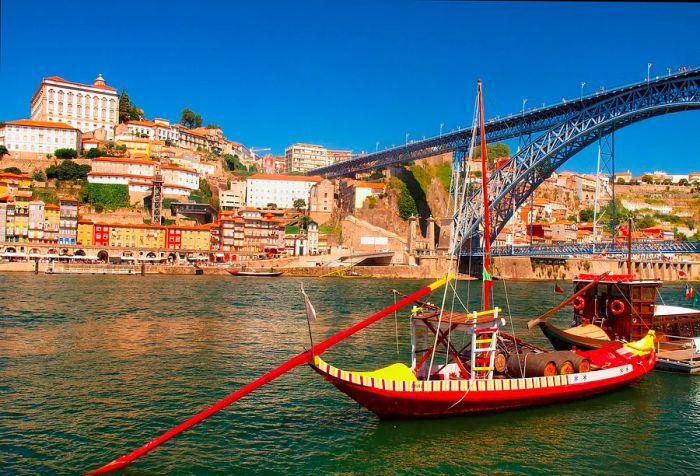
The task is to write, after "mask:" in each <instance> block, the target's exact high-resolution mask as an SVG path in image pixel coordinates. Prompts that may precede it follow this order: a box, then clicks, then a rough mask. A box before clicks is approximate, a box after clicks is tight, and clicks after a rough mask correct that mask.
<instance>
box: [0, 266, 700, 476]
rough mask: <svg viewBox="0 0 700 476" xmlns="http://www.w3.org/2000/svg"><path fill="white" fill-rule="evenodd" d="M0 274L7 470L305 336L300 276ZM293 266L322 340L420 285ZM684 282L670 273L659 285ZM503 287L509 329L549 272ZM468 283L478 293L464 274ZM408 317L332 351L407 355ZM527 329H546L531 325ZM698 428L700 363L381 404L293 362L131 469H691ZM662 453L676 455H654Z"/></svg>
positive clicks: (182, 412) (285, 351)
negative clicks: (480, 397) (453, 404)
mask: <svg viewBox="0 0 700 476" xmlns="http://www.w3.org/2000/svg"><path fill="white" fill-rule="evenodd" d="M10 278H11V279H10ZM0 280H4V282H3V283H2V284H3V285H2V286H0V303H2V305H0V309H1V310H2V316H3V317H2V321H1V323H2V324H1V325H2V336H3V337H2V339H0V398H1V399H2V400H1V401H2V404H0V467H2V471H3V472H7V473H11V474H45V473H61V474H74V473H79V472H81V471H85V470H86V469H88V468H92V467H94V466H96V465H99V464H104V463H106V462H107V461H109V460H110V459H112V458H113V457H116V456H118V455H121V454H123V453H125V452H127V451H129V450H132V449H134V448H135V447H136V446H140V445H142V444H143V443H145V442H146V441H149V440H150V439H152V438H153V437H154V436H156V435H157V434H159V433H160V432H162V431H163V430H165V429H168V428H170V427H172V426H174V425H176V424H177V423H180V422H181V421H182V420H184V419H186V418H188V417H189V416H191V415H192V414H194V413H195V412H197V411H198V410H201V409H203V408H205V407H206V406H208V405H210V404H211V403H213V402H215V401H216V400H218V399H219V398H221V397H223V396H225V395H227V394H228V393H230V392H231V391H232V390H234V389H235V388H238V387H240V386H241V385H243V384H245V383H247V382H248V381H250V380H251V379H252V378H254V377H256V376H258V375H260V374H262V373H264V372H266V371H267V370H269V369H271V368H272V367H274V366H275V365H276V364H279V363H281V362H282V361H284V360H286V359H287V358H289V357H291V356H292V355H294V354H295V353H298V352H299V351H301V350H302V349H304V347H308V342H307V340H308V337H307V330H306V323H305V321H304V316H303V303H302V301H301V299H300V297H299V283H300V282H301V281H302V280H300V279H292V278H289V279H279V280H239V279H224V278H219V277H208V276H202V277H197V278H194V277H177V276H149V277H146V278H142V277H135V276H129V277H121V276H99V277H92V276H33V275H12V276H8V275H2V276H0ZM304 281H305V282H304V285H305V288H306V290H307V292H308V294H309V295H310V296H311V298H312V300H313V301H314V304H315V306H316V308H317V311H318V314H319V320H318V321H317V322H316V323H315V325H314V334H315V336H316V338H317V339H320V338H321V337H322V336H327V335H330V334H331V333H333V332H335V331H337V330H339V329H341V328H343V327H345V326H347V325H348V324H350V323H352V322H355V321H357V320H358V319H359V318H360V317H363V316H366V315H368V314H370V313H373V312H374V311H376V310H377V309H379V308H381V307H383V306H384V305H387V304H389V303H391V302H393V297H392V296H391V294H390V293H389V290H391V289H393V288H396V289H402V290H406V291H411V290H413V289H417V288H418V287H420V285H422V284H423V283H420V282H410V281H384V282H380V281H369V280H328V281H325V280H308V279H307V280H304ZM460 286H464V284H463V283H460ZM498 286H499V284H498V283H497V288H496V291H497V299H502V296H503V289H502V288H499V287H498ZM667 288H668V287H667ZM17 289H22V293H18V292H17ZM680 291H681V289H680V288H679V287H678V286H676V287H673V286H671V290H670V292H669V290H667V293H666V294H667V297H666V301H667V302H669V303H673V302H674V299H676V296H677V295H678V296H680ZM498 293H501V294H498ZM508 293H509V296H508V297H509V302H510V304H511V306H512V308H511V312H512V314H513V315H514V316H520V317H518V318H516V321H517V322H516V328H519V329H522V328H523V324H524V322H526V321H527V319H528V318H529V317H531V316H533V315H535V314H537V313H538V311H540V310H541V306H547V305H551V304H554V302H555V299H556V297H554V296H552V293H551V285H550V284H535V283H508ZM470 297H471V302H472V303H476V302H477V300H478V299H479V296H478V292H477V290H476V288H474V289H472V290H471V293H470ZM550 301H551V302H550ZM556 319H558V320H559V322H562V323H563V322H566V321H567V320H568V316H567V315H566V314H565V313H564V314H561V315H559V316H558V317H557V318H556ZM404 324H405V322H401V321H400V322H399V327H398V334H396V330H395V323H394V321H393V319H389V320H387V321H385V322H380V323H378V324H377V325H375V326H373V327H372V328H370V329H368V330H367V331H366V332H364V333H361V334H360V335H358V336H356V337H354V338H352V339H351V340H349V341H348V342H346V343H344V344H343V345H341V346H339V347H337V348H334V349H331V350H330V351H329V352H328V354H327V359H328V360H329V361H331V362H333V363H335V364H338V365H341V366H347V367H353V368H360V369H365V368H366V369H371V368H373V367H377V366H380V365H385V364H386V363H388V362H391V361H393V360H395V359H397V358H403V359H405V358H407V357H408V342H409V336H408V332H407V329H406V327H405V326H404ZM521 335H522V336H524V337H526V338H527V339H530V340H532V341H534V342H537V343H540V344H545V343H546V341H545V340H544V338H543V337H542V336H541V335H540V334H539V333H538V332H533V331H529V332H528V331H524V332H523V333H521ZM397 339H398V341H399V343H400V352H399V356H397V355H396V341H397ZM698 442H700V379H698V378H688V377H686V376H678V375H672V374H662V373H654V374H652V375H650V376H648V377H647V378H645V379H644V380H642V381H641V382H639V383H637V384H635V385H634V386H632V387H631V388H628V389H624V390H621V391H618V392H615V393H612V394H609V395H604V396H600V397H597V398H591V399H587V400H583V401H578V402H573V403H568V404H563V405H557V406H553V407H546V408H535V409H529V410H522V411H515V412H509V413H503V414H495V415H479V416H471V417H459V418H450V419H438V420H421V421H379V420H377V419H376V418H375V417H374V416H373V415H371V414H370V413H368V412H366V411H364V410H362V409H359V408H358V406H357V405H356V404H355V403H353V402H352V401H350V400H349V399H348V398H347V397H345V396H344V395H342V394H340V393H339V392H337V391H336V390H335V389H334V388H333V387H332V386H330V385H328V384H327V383H326V382H324V381H323V380H322V379H320V378H319V377H318V376H317V375H316V374H315V373H313V372H311V371H309V370H308V369H307V368H299V369H296V370H294V371H293V372H292V373H291V374H289V375H285V376H283V377H281V378H280V379H278V380H277V381H275V382H273V383H272V384H270V385H268V386H265V387H263V388H261V389H260V390H259V391H258V392H256V393H254V394H253V395H251V396H249V397H246V398H244V399H243V400H241V401H239V402H237V403H236V404H235V405H233V406H232V407H230V408H228V409H226V410H224V411H222V412H221V413H219V414H218V415H215V416H214V417H212V418H210V419H209V420H207V422H205V423H203V424H201V425H200V426H198V427H197V428H195V429H193V430H190V431H188V432H187V433H185V434H184V435H182V436H180V437H178V438H176V439H174V440H172V441H170V442H169V443H167V444H166V445H164V446H163V447H161V448H159V449H158V450H156V451H155V452H153V453H152V454H151V455H149V456H147V457H145V458H143V459H142V460H140V461H139V462H138V464H137V465H134V466H133V467H131V468H130V469H128V470H127V471H125V473H126V474H244V473H245V474H248V473H311V472H315V473H332V474H355V473H363V474H368V473H371V474H376V473H386V474H405V473H415V474H450V473H451V474H464V473H494V474H514V473H515V474H533V473H538V474H539V473H556V474H573V473H582V472H589V473H608V472H618V473H625V474H633V473H643V474H644V473H646V474H649V473H651V472H654V473H667V474H670V473H681V474H689V473H690V472H691V471H690V470H689V468H694V467H696V466H697V461H698V460H699V459H700V448H699V447H698ZM680 448H682V450H679V449H680ZM664 455H673V457H669V458H664V465H663V466H659V459H660V458H663V456H664Z"/></svg>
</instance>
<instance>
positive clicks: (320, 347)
mask: <svg viewBox="0 0 700 476" xmlns="http://www.w3.org/2000/svg"><path fill="white" fill-rule="evenodd" d="M448 279H452V276H451V275H450V276H448V277H447V278H442V279H438V280H437V281H435V282H434V283H432V284H429V285H428V286H426V287H424V288H422V289H420V290H418V291H416V292H415V293H413V294H411V295H410V296H407V297H405V298H404V299H402V300H400V301H398V302H396V303H394V304H392V305H391V306H389V307H387V308H385V309H384V310H382V311H379V312H378V313H376V314H374V315H372V316H370V317H368V318H367V319H365V320H364V321H362V322H358V323H357V324H355V325H354V326H352V327H350V328H348V329H345V330H344V331H342V332H339V333H337V334H335V335H334V336H332V337H329V338H328V339H326V340H324V341H323V342H321V343H320V344H317V345H315V346H313V347H312V348H311V349H310V350H307V351H306V352H303V353H301V354H299V355H297V356H296V357H293V358H291V359H289V360H288V361H286V362H285V363H283V364H282V365H280V366H279V367H277V368H276V369H274V370H272V371H270V372H268V373H266V374H265V375H263V376H262V377H259V378H258V379H256V380H254V381H252V382H251V383H249V384H248V385H246V386H245V387H242V388H240V389H239V390H236V391H235V392H233V393H232V394H230V395H229V396H227V397H226V398H224V399H222V400H219V401H218V402H217V403H215V404H214V405H212V406H211V407H209V408H207V409H206V410H203V411H201V412H200V413H198V414H196V415H195V416H193V417H192V418H190V419H189V420H187V421H185V422H183V423H180V424H179V425H178V426H176V427H174V428H172V429H170V430H168V431H166V432H165V433H163V434H162V435H160V436H159V437H158V438H156V439H155V440H152V441H150V442H148V443H146V444H145V445H143V446H142V447H141V448H138V449H136V450H134V451H132V452H131V453H129V454H127V455H124V456H122V457H120V458H117V459H115V460H114V461H112V462H111V463H108V464H106V465H104V466H102V467H101V468H98V469H95V470H93V471H90V472H88V473H86V474H87V475H92V474H102V473H107V472H109V471H114V470H115V469H119V468H123V467H124V466H126V465H128V464H129V463H131V462H132V461H134V460H136V459H138V458H140V457H141V456H143V455H145V454H146V453H148V452H149V451H151V450H153V449H155V448H157V447H158V446H160V445H162V444H163V443H165V442H166V441H168V440H169V439H170V438H172V437H174V436H177V435H179V434H180V433H182V432H183V431H185V430H187V429H188V428H190V427H192V426H194V425H196V424H197V423H199V422H201V421H203V420H206V419H207V418H209V417H210V416H212V415H213V414H214V413H216V412H218V411H219V410H222V409H224V408H226V407H227V406H229V405H230V404H232V403H233V402H235V401H236V400H238V399H239V398H241V397H243V396H245V395H248V394H249V393H250V392H252V391H253V390H255V389H257V388H259V387H261V386H263V385H265V384H266V383H268V382H270V381H272V380H274V379H276V378H277V377H279V376H280V375H282V374H284V373H287V372H289V371H290V370H292V369H293V368H295V367H298V366H300V365H302V364H305V363H308V362H309V360H310V359H311V358H312V357H313V355H319V354H322V353H323V352H325V351H326V350H328V349H329V348H330V347H332V346H334V345H335V344H337V343H339V342H341V341H342V340H344V339H347V338H348V337H350V336H351V335H353V334H354V333H356V332H357V331H359V330H361V329H364V328H365V327H367V326H369V325H370V324H373V323H375V322H377V321H378V320H380V319H382V318H383V317H386V316H388V315H389V314H391V313H393V312H394V311H396V310H398V309H401V308H402V307H404V306H406V305H408V304H410V303H412V302H413V301H414V300H416V299H418V298H420V297H422V296H424V295H426V294H428V293H430V292H432V291H433V290H435V289H437V288H439V287H440V286H442V285H444V284H445V283H446V282H447V280H448Z"/></svg>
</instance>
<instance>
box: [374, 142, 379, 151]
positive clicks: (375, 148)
mask: <svg viewBox="0 0 700 476" xmlns="http://www.w3.org/2000/svg"><path fill="white" fill-rule="evenodd" d="M378 150H379V141H377V142H375V143H374V151H375V152H377V151H378Z"/></svg>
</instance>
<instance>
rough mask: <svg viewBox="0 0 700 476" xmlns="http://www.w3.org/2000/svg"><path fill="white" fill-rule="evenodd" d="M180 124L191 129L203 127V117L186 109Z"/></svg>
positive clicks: (183, 111)
mask: <svg viewBox="0 0 700 476" xmlns="http://www.w3.org/2000/svg"><path fill="white" fill-rule="evenodd" d="M180 124H182V125H183V126H185V127H188V128H190V129H194V128H196V127H202V116H200V115H199V114H197V113H196V112H194V111H192V110H191V109H189V108H187V107H186V108H184V109H183V110H182V116H181V117H180Z"/></svg>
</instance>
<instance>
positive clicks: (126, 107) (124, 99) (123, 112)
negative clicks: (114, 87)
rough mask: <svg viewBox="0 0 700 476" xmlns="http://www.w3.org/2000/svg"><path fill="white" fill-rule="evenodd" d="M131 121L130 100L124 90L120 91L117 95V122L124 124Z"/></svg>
mask: <svg viewBox="0 0 700 476" xmlns="http://www.w3.org/2000/svg"><path fill="white" fill-rule="evenodd" d="M130 119H131V99H130V98H129V93H127V92H126V89H122V92H121V94H120V95H119V122H120V123H124V122H126V121H128V120H130Z"/></svg>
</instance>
